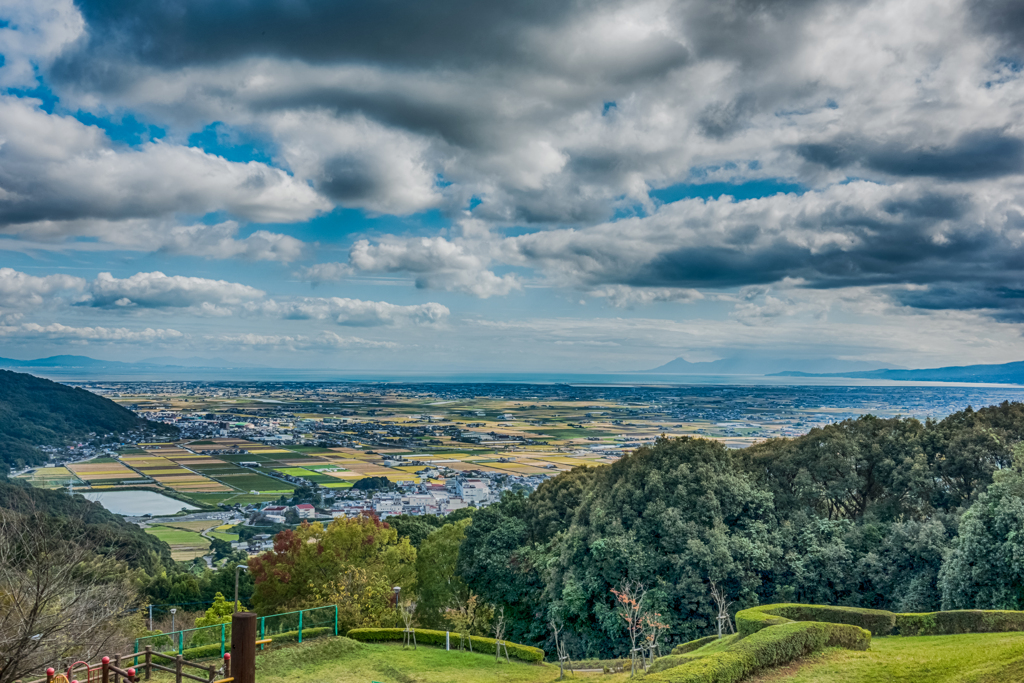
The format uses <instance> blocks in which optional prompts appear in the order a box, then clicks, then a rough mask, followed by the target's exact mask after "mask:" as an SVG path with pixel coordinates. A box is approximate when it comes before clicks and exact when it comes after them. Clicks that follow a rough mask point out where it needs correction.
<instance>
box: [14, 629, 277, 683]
mask: <svg viewBox="0 0 1024 683" xmlns="http://www.w3.org/2000/svg"><path fill="white" fill-rule="evenodd" d="M262 642H263V643H269V642H271V639H270V638H267V639H265V640H264V641H262ZM256 644H257V645H259V644H260V642H257V643H256ZM139 658H141V659H142V662H141V663H140V664H138V666H137V667H127V668H124V667H122V666H121V663H122V662H127V661H128V660H137V659H139ZM155 658H160V659H163V660H166V661H167V662H168V663H169V664H170V666H164V665H163V664H157V663H156V662H154V661H153V660H154V659H155ZM185 667H189V668H191V669H198V670H199V671H202V672H203V675H200V676H197V675H195V674H193V673H186V671H185ZM154 671H164V672H167V673H172V674H174V681H175V683H183V682H184V681H186V680H189V681H196V682H197V683H231V682H232V681H233V680H234V678H232V677H231V653H226V654H225V655H224V663H223V665H222V666H219V667H218V666H216V665H215V664H194V663H193V662H190V661H188V660H186V659H185V658H184V657H182V656H181V655H175V656H171V655H165V654H163V653H162V652H154V651H153V648H152V646H146V649H145V650H143V651H142V652H133V653H131V654H129V655H114V659H113V660H111V659H110V657H104V658H103V659H102V660H101V661H100V663H99V664H89V663H88V662H75V663H74V664H72V665H71V666H69V667H68V668H67V671H66V672H62V673H64V675H65V676H67V679H68V681H70V683H139V680H140V674H142V675H143V680H147V681H148V680H150V679H151V678H152V676H153V672H154ZM83 673H84V674H85V678H84V679H83V680H82V681H79V680H78V678H76V676H80V675H81V674H83ZM94 673H95V674H96V675H95V676H94V675H93V674H94ZM56 676H57V671H56V670H55V669H53V668H52V667H51V668H49V669H47V670H46V678H37V679H36V680H33V681H16V682H15V683H53V679H54V678H55V677H56ZM218 676H220V678H218Z"/></svg>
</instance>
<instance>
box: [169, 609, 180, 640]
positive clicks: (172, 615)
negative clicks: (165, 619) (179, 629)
mask: <svg viewBox="0 0 1024 683" xmlns="http://www.w3.org/2000/svg"><path fill="white" fill-rule="evenodd" d="M177 611H178V610H177V608H175V607H172V608H171V633H174V613H175V612H177ZM172 642H173V641H172ZM178 642H181V637H180V636H179V637H178Z"/></svg>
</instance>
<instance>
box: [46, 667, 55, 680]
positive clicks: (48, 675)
mask: <svg viewBox="0 0 1024 683" xmlns="http://www.w3.org/2000/svg"><path fill="white" fill-rule="evenodd" d="M55 673H57V672H56V671H54V669H53V667H52V666H51V667H50V668H49V669H47V670H46V683H50V682H51V681H52V680H53V675H54V674H55Z"/></svg>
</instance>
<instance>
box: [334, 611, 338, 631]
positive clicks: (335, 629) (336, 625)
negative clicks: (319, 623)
mask: <svg viewBox="0 0 1024 683" xmlns="http://www.w3.org/2000/svg"><path fill="white" fill-rule="evenodd" d="M334 635H338V606H337V605H335V606H334Z"/></svg>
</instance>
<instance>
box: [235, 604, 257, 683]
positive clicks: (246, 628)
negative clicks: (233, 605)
mask: <svg viewBox="0 0 1024 683" xmlns="http://www.w3.org/2000/svg"><path fill="white" fill-rule="evenodd" d="M231 660H232V661H231V674H232V676H233V677H234V679H235V681H234V683H256V613H255V612H235V613H234V614H232V615H231Z"/></svg>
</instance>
